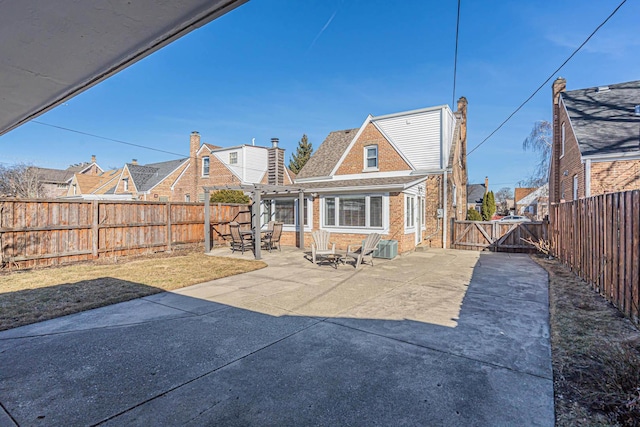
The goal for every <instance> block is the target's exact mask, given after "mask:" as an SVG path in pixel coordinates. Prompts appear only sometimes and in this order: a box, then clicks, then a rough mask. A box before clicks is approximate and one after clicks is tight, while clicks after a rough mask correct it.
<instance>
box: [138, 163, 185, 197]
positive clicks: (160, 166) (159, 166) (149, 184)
mask: <svg viewBox="0 0 640 427" xmlns="http://www.w3.org/2000/svg"><path fill="white" fill-rule="evenodd" d="M187 161H189V158H184V159H178V160H170V161H168V162H159V163H149V164H147V165H134V164H133V163H127V169H129V175H130V176H131V179H132V180H133V183H134V184H135V186H136V189H137V190H138V191H148V190H150V189H152V188H153V187H155V186H156V185H157V184H158V183H160V181H162V180H163V179H165V178H166V177H167V176H168V175H169V174H171V172H173V171H175V170H176V169H177V168H178V167H179V166H180V165H182V164H184V163H185V162H187Z"/></svg>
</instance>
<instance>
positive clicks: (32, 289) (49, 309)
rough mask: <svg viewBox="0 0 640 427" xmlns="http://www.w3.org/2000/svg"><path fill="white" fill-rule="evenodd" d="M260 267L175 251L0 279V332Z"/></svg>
mask: <svg viewBox="0 0 640 427" xmlns="http://www.w3.org/2000/svg"><path fill="white" fill-rule="evenodd" d="M263 267H266V264H265V263H263V262H261V261H254V260H242V259H237V258H223V257H212V256H207V255H204V254H203V253H200V252H195V251H178V252H173V253H172V254H170V255H169V254H156V255H150V256H146V257H137V258H128V259H127V258H118V261H117V262H113V261H111V262H108V261H106V262H101V263H86V264H76V265H69V266H62V267H49V268H41V269H33V270H25V271H14V272H6V271H5V272H2V273H0V331H1V330H5V329H11V328H15V327H18V326H22V325H27V324H30V323H35V322H40V321H42V320H47V319H52V318H55V317H60V316H64V315H67V314H71V313H77V312H80V311H84V310H89V309H92V308H97V307H102V306H105V305H109V304H114V303H117V302H122V301H128V300H131V299H134V298H139V297H142V296H146V295H151V294H155V293H158V292H162V291H170V290H173V289H178V288H182V287H185V286H189V285H194V284H197V283H202V282H206V281H209V280H214V279H218V278H221V277H226V276H232V275H235V274H240V273H245V272H248V271H253V270H257V269H260V268H263Z"/></svg>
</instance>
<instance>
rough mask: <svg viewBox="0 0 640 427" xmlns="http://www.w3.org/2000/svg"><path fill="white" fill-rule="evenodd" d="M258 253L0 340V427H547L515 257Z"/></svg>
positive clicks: (533, 317) (536, 350)
mask: <svg viewBox="0 0 640 427" xmlns="http://www.w3.org/2000/svg"><path fill="white" fill-rule="evenodd" d="M229 254H230V251H229V250H228V249H226V248H225V249H216V250H215V251H213V255H224V256H226V255H229ZM234 256H242V255H237V254H236V255H234ZM243 257H244V258H246V259H250V258H251V257H252V255H251V253H245V255H244V256H243ZM263 257H264V261H265V262H267V263H268V264H269V267H267V268H265V269H262V270H258V271H254V272H251V273H246V274H243V275H239V276H234V277H228V278H224V279H220V280H215V281H212V282H207V283H202V284H199V285H195V286H191V287H188V288H183V289H181V290H179V291H177V292H173V293H161V294H156V295H153V296H150V297H145V298H141V299H137V300H133V301H129V302H125V303H121V304H116V305H112V306H108V307H104V308H100V309H96V310H91V311H87V312H84V313H79V314H75V315H71V316H66V317H63V318H59V319H54V320H50V321H47V322H42V323H38V324H34V325H29V326H24V327H21V328H16V329H12V330H8V331H4V332H0V367H1V368H0V404H1V406H0V426H4V425H16V424H17V425H20V426H28V425H194V426H196V425H197V426H200V425H225V426H226V425H231V426H241V425H242V426H246V425H274V426H283V425H296V426H300V425H420V426H424V425H430V426H438V425H446V426H451V425H464V426H469V425H473V426H496V425H542V426H552V425H553V423H554V414H553V382H552V369H551V351H550V343H549V327H548V322H549V319H548V318H549V314H548V294H547V283H548V280H547V274H546V272H545V271H544V270H543V269H541V268H540V267H539V266H538V265H537V264H535V263H534V262H533V261H532V260H531V259H530V258H529V257H528V256H527V255H519V254H518V255H514V254H503V253H477V252H472V251H454V250H442V249H429V250H427V251H425V252H415V253H411V254H408V255H403V256H400V257H397V258H396V259H394V260H392V261H389V260H378V259H376V260H375V266H373V267H371V266H362V267H361V268H360V269H358V270H355V269H354V268H353V266H352V265H349V264H348V265H340V266H338V268H335V269H334V268H333V267H332V266H329V265H321V266H317V265H313V264H311V263H310V262H309V261H307V260H306V259H304V257H303V253H302V252H301V251H299V250H296V249H290V248H284V249H283V251H282V252H277V251H276V252H274V253H271V254H270V253H268V252H266V253H265V252H263Z"/></svg>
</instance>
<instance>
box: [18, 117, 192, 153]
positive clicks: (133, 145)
mask: <svg viewBox="0 0 640 427" xmlns="http://www.w3.org/2000/svg"><path fill="white" fill-rule="evenodd" d="M31 122H32V123H37V124H39V125H42V126H49V127H52V128H56V129H61V130H66V131H67V132H73V133H78V134H80V135H86V136H90V137H93V138H98V139H104V140H106V141H111V142H117V143H118V144H124V145H130V146H132V147H138V148H144V149H145V150H151V151H157V152H159V153H165V154H171V155H173V156H178V157H189V156H185V155H184V154H179V153H174V152H172V151H165V150H161V149H159V148H153V147H147V146H145V145H140V144H134V143H132V142H127V141H121V140H119V139H113V138H107V137H106V136H100V135H95V134H93V133H88V132H82V131H79V130H75V129H70V128H66V127H63V126H57V125H52V124H50V123H44V122H40V121H38V120H31Z"/></svg>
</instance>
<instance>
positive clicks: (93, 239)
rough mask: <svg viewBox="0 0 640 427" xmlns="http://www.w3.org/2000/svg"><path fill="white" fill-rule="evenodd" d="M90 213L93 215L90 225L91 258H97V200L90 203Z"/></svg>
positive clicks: (98, 217)
mask: <svg viewBox="0 0 640 427" xmlns="http://www.w3.org/2000/svg"><path fill="white" fill-rule="evenodd" d="M91 211H92V214H93V221H92V223H91V255H92V256H93V258H98V222H99V219H100V215H99V213H100V204H99V201H98V200H94V201H92V202H91Z"/></svg>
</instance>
